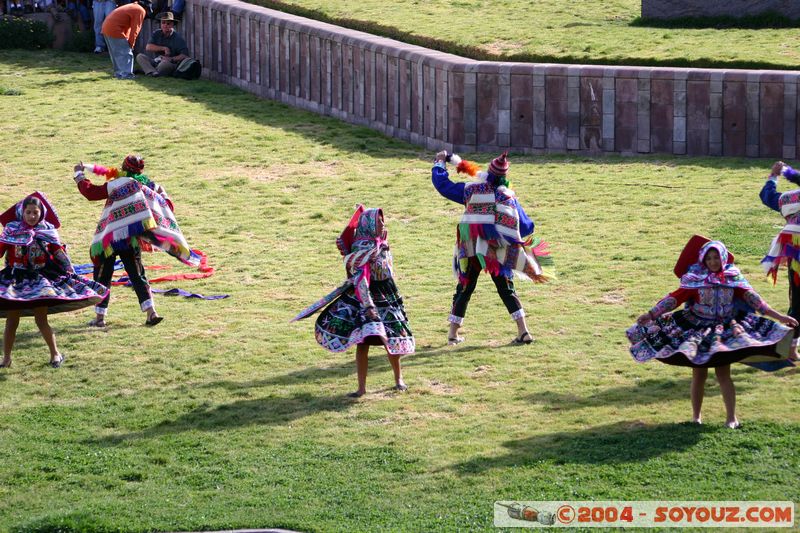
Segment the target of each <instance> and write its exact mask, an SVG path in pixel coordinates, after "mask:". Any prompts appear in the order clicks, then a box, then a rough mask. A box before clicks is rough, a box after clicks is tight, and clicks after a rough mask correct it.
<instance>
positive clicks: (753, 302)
mask: <svg viewBox="0 0 800 533" xmlns="http://www.w3.org/2000/svg"><path fill="white" fill-rule="evenodd" d="M733 293H734V296H736V297H737V298H740V299H742V300H744V302H745V303H746V304H747V305H749V306H750V307H752V308H753V309H755V310H756V311H758V312H759V313H761V314H762V315H764V316H768V317H769V318H771V319H773V320H777V321H778V322H781V323H783V324H786V325H787V326H790V327H793V328H796V327H797V320H795V319H794V318H792V317H790V316H789V315H784V314H783V313H779V312H778V311H776V310H774V309H773V308H772V307H770V306H769V305H768V304H767V302H766V301H765V300H764V299H763V298H762V297H761V295H760V294H758V293H757V292H756V291H754V290H753V289H741V288H736V289H734V292H733Z"/></svg>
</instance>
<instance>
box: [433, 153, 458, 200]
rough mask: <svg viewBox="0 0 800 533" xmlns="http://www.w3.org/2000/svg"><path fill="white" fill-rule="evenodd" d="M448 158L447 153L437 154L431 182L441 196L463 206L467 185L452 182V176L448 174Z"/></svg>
mask: <svg viewBox="0 0 800 533" xmlns="http://www.w3.org/2000/svg"><path fill="white" fill-rule="evenodd" d="M446 157H447V154H446V152H439V153H438V154H436V161H435V162H434V164H433V169H431V182H432V183H433V186H434V187H435V188H436V191H437V192H438V193H439V194H441V195H442V196H444V197H445V198H447V199H448V200H450V201H452V202H455V203H457V204H462V205H463V204H464V187H465V185H464V184H463V183H458V182H452V181H450V174H448V172H447V163H446V161H445V158H446Z"/></svg>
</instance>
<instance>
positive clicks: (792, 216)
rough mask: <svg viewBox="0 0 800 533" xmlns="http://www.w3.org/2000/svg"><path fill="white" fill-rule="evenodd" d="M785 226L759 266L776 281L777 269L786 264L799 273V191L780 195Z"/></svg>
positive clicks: (779, 202) (779, 203) (780, 205)
mask: <svg viewBox="0 0 800 533" xmlns="http://www.w3.org/2000/svg"><path fill="white" fill-rule="evenodd" d="M778 205H779V207H780V208H781V215H783V217H784V218H785V219H786V225H785V226H784V227H783V229H781V231H780V232H779V233H778V234H777V235H776V236H775V238H774V239H772V243H771V244H770V247H769V251H768V252H767V255H765V256H764V258H763V259H762V260H761V266H762V268H763V269H764V272H766V273H767V275H769V276H772V280H773V282H775V281H776V280H777V276H778V269H779V268H780V267H781V265H784V264H788V265H789V266H791V268H792V270H794V271H795V273H797V272H800V189H795V190H793V191H787V192H785V193H783V194H781V197H780V199H779V200H778Z"/></svg>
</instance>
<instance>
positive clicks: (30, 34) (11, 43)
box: [0, 17, 53, 50]
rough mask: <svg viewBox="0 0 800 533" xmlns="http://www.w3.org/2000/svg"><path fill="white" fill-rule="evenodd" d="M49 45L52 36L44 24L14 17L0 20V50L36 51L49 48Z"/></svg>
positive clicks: (51, 42) (51, 41)
mask: <svg viewBox="0 0 800 533" xmlns="http://www.w3.org/2000/svg"><path fill="white" fill-rule="evenodd" d="M51 44H53V34H52V32H51V31H50V30H49V29H48V28H47V24H45V23H44V22H39V21H38V20H31V19H26V18H16V17H14V18H11V17H5V18H2V19H0V48H23V49H26V50H36V49H38V48H49V47H50V45H51Z"/></svg>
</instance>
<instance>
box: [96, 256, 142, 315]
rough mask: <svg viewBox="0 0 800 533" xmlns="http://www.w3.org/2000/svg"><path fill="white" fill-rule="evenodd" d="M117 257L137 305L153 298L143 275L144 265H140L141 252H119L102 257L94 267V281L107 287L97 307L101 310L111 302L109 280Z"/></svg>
mask: <svg viewBox="0 0 800 533" xmlns="http://www.w3.org/2000/svg"><path fill="white" fill-rule="evenodd" d="M117 256H119V258H120V260H121V261H122V266H124V267H125V273H127V274H128V279H130V280H131V285H133V290H134V291H135V292H136V297H137V298H138V299H139V305H141V304H142V303H144V302H146V301H148V300H150V299H151V298H152V297H153V295H152V294H151V293H150V284H149V283H147V276H146V275H145V273H144V265H142V251H141V250H140V249H139V248H131V249H129V250H120V251H118V252H115V253H114V254H112V255H111V256H109V257H104V258H103V259H102V260H101V261H100V263H99V264H97V265H95V266H94V280H95V281H96V282H97V283H101V284H103V285H105V286H106V287H108V293H107V294H106V297H105V299H104V300H103V301H102V302H100V304H99V305H98V306H97V307H99V308H101V309H107V308H108V302H109V300H111V278H112V276H113V275H114V262H115V261H116V260H117Z"/></svg>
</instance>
